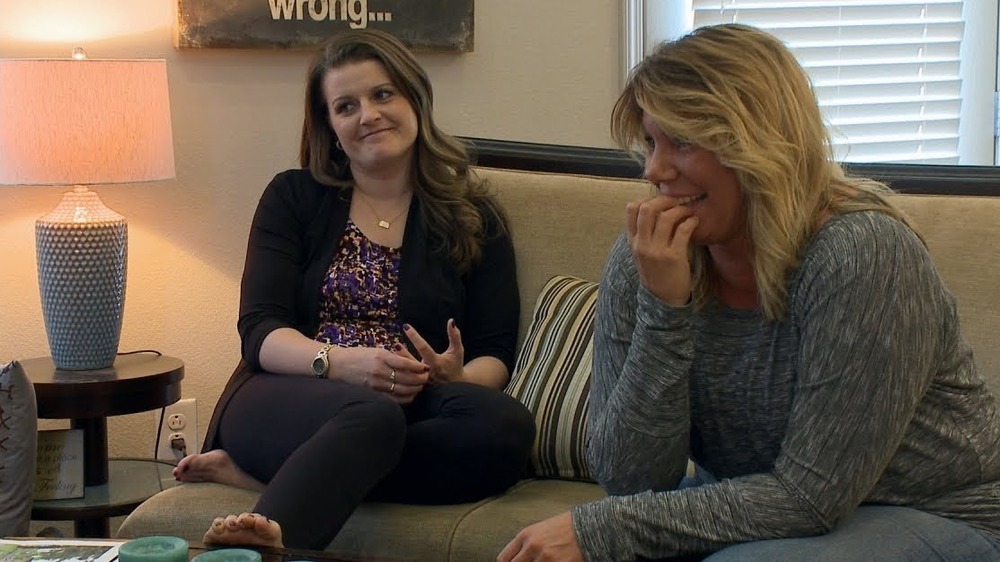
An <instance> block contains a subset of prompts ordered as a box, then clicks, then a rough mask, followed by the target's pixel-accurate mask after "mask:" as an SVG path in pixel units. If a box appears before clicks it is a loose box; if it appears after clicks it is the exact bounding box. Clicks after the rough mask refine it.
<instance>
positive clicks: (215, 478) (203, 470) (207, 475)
mask: <svg viewBox="0 0 1000 562" xmlns="http://www.w3.org/2000/svg"><path fill="white" fill-rule="evenodd" d="M173 475H174V478H176V479H177V480H179V481H181V482H217V483H219V484H227V485H229V486H236V487H237V488H243V489H246V490H254V491H257V492H260V491H262V490H264V485H263V484H261V483H260V482H259V481H258V480H257V479H255V478H254V477H253V476H250V475H249V474H247V473H246V472H243V469H241V468H240V467H238V466H236V463H235V462H233V459H232V457H230V456H229V453H227V452H225V451H223V450H222V449H215V450H212V451H209V452H207V453H198V454H194V455H188V456H186V457H184V458H183V459H181V461H180V462H179V463H177V467H176V468H174V471H173Z"/></svg>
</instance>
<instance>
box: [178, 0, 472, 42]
mask: <svg viewBox="0 0 1000 562" xmlns="http://www.w3.org/2000/svg"><path fill="white" fill-rule="evenodd" d="M473 3H474V0H177V28H176V37H175V39H176V43H177V46H178V47H192V48H193V47H231V48H250V49H255V48H284V49H296V48H311V47H315V46H317V45H319V44H320V43H322V42H323V41H324V40H326V39H327V38H328V37H330V36H331V35H335V34H336V33H339V32H341V31H346V30H351V29H366V28H376V29H381V30H383V31H387V32H389V33H391V34H393V35H395V36H396V37H398V38H399V39H400V40H401V41H402V42H403V43H405V44H406V45H407V46H408V47H411V48H413V49H417V50H449V51H460V52H469V51H472V47H473Z"/></svg>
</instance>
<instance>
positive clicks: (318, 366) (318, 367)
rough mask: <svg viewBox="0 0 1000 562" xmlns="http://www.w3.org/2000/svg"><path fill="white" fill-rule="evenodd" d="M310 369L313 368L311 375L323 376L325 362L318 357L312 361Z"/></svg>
mask: <svg viewBox="0 0 1000 562" xmlns="http://www.w3.org/2000/svg"><path fill="white" fill-rule="evenodd" d="M312 367H313V373H314V374H316V375H324V374H326V361H323V359H321V358H319V357H317V358H315V359H313V365H312Z"/></svg>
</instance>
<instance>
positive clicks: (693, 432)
mask: <svg viewBox="0 0 1000 562" xmlns="http://www.w3.org/2000/svg"><path fill="white" fill-rule="evenodd" d="M590 408H591V409H590V421H589V427H588V431H589V438H588V453H587V454H588V460H589V462H590V466H591V468H592V470H593V473H594V474H595V478H596V479H597V481H598V482H600V483H601V485H602V486H604V488H605V489H607V491H608V493H609V494H611V495H609V496H608V497H607V498H605V499H602V500H598V501H595V502H592V503H589V504H583V505H579V506H576V507H574V508H573V510H572V515H573V526H574V531H575V533H576V536H577V540H578V542H579V544H580V547H581V549H582V550H583V553H584V555H585V557H586V559H587V560H591V561H597V560H602V561H604V560H632V559H635V558H637V557H645V558H664V557H669V556H674V555H677V554H679V553H688V552H707V551H714V550H718V549H720V548H722V547H724V546H726V545H729V544H733V543H738V542H745V541H754V540H760V539H771V538H782V537H792V536H809V535H816V534H821V533H825V532H828V531H829V530H830V529H831V528H832V527H833V526H834V525H836V524H837V523H838V522H839V521H841V520H843V519H844V518H845V517H847V516H848V515H850V514H851V513H852V512H853V511H854V510H855V508H857V507H858V506H859V505H860V504H889V505H899V506H909V507H913V508H916V509H920V510H923V511H926V512H929V513H933V514H937V515H941V516H944V517H948V518H952V519H956V520H960V521H964V522H966V523H968V524H969V525H971V526H973V527H975V528H978V529H981V530H983V531H986V532H988V533H990V534H992V535H994V536H1000V410H998V406H997V402H996V400H995V399H994V397H993V396H992V394H990V392H989V390H988V389H987V388H986V387H985V385H984V382H983V379H982V377H981V376H980V375H979V373H978V372H977V370H976V367H975V364H974V362H973V357H972V351H971V349H970V347H969V345H968V344H967V342H966V341H965V340H964V339H963V338H962V336H961V333H960V331H959V322H958V317H957V311H956V307H955V300H954V297H953V296H952V295H951V293H949V292H948V290H947V289H946V288H945V287H944V285H943V283H942V281H941V279H940V277H939V275H938V272H937V270H936V269H935V267H934V265H933V264H932V262H931V258H930V256H929V254H928V253H927V251H926V250H925V248H924V247H923V245H922V244H921V243H920V241H919V240H918V238H917V237H916V235H915V234H914V233H913V232H912V231H911V230H910V229H909V228H907V227H906V226H905V225H903V224H902V223H900V222H898V221H897V220H895V219H893V218H891V217H889V216H888V215H885V214H883V213H879V212H856V213H850V214H845V215H839V216H835V217H833V218H831V219H830V220H828V221H827V222H826V224H824V226H823V227H822V228H821V229H820V231H819V232H818V233H817V234H816V235H815V236H814V238H813V240H812V241H811V242H810V244H809V246H808V248H807V249H806V251H805V253H804V255H803V257H802V260H801V262H800V264H799V266H798V268H797V269H796V270H795V271H794V272H793V273H792V275H791V277H790V281H789V285H788V311H787V314H786V318H785V320H783V321H781V322H779V323H773V322H771V323H769V322H766V321H765V320H764V319H763V317H762V316H761V315H760V314H759V313H758V312H757V311H745V310H734V309H730V308H727V307H724V306H722V305H719V304H716V305H710V306H708V307H706V308H705V309H703V310H701V311H697V312H696V311H695V310H694V309H693V308H692V307H690V306H687V307H670V306H667V305H665V304H663V303H662V302H660V301H659V300H658V299H657V298H656V297H654V296H653V295H652V294H651V293H649V292H648V291H647V290H646V289H645V288H644V287H643V286H642V285H641V283H640V282H639V278H638V274H637V272H636V268H635V264H634V262H633V260H632V256H631V253H630V251H629V248H628V244H627V242H626V241H625V239H624V237H622V238H620V239H619V240H618V241H617V242H616V243H615V245H614V247H613V249H612V251H611V255H610V257H609V260H608V264H607V267H606V269H605V272H604V275H603V277H602V280H601V286H600V292H599V297H598V304H597V317H596V325H595V333H594V371H593V378H592V381H591V389H590ZM689 455H690V456H691V458H693V459H694V460H695V462H697V463H698V464H699V465H700V466H702V467H704V468H705V469H707V470H708V471H710V472H711V473H712V474H713V475H714V476H715V477H716V478H719V479H720V480H719V482H717V483H714V484H709V485H705V486H699V487H696V488H685V489H681V490H675V487H676V485H677V483H678V481H679V479H680V478H681V476H682V474H683V472H684V470H685V465H686V461H687V458H688V456H689Z"/></svg>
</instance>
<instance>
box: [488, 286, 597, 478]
mask: <svg viewBox="0 0 1000 562" xmlns="http://www.w3.org/2000/svg"><path fill="white" fill-rule="evenodd" d="M596 303H597V283H594V282H592V281H586V280H583V279H578V278H575V277H569V276H564V275H559V276H556V277H553V278H552V279H550V280H549V281H548V283H546V284H545V287H544V288H543V289H542V292H541V294H539V296H538V300H537V302H536V303H535V310H534V312H533V315H532V320H531V325H530V326H529V327H528V333H527V334H526V335H525V339H524V344H523V345H522V346H521V350H520V352H519V353H518V356H517V362H516V364H515V366H514V376H513V377H512V378H511V382H510V384H509V385H508V386H507V393H508V394H510V395H511V396H513V397H514V398H517V399H518V400H520V401H521V402H522V403H523V404H524V405H525V406H527V407H528V409H529V410H531V412H532V413H533V414H534V415H535V426H536V436H535V445H534V450H533V451H532V454H531V464H532V468H533V470H534V473H535V476H537V477H541V478H564V479H571V480H591V479H592V478H591V475H590V471H589V469H588V468H587V462H586V457H585V451H584V445H585V443H584V441H585V439H584V438H585V436H586V428H587V406H588V404H589V391H590V370H591V364H592V362H593V355H594V337H593V336H594V307H595V305H596Z"/></svg>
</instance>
